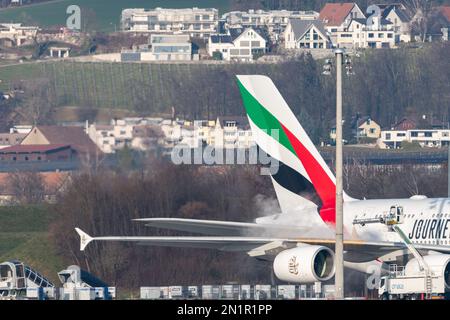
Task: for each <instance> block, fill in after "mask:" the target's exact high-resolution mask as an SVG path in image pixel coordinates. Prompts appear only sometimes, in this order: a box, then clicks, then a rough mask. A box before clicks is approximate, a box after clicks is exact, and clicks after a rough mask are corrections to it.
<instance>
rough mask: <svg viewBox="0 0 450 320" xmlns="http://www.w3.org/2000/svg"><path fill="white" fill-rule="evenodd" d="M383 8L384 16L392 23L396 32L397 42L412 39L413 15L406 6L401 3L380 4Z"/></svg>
mask: <svg viewBox="0 0 450 320" xmlns="http://www.w3.org/2000/svg"><path fill="white" fill-rule="evenodd" d="M378 6H379V7H380V8H381V9H382V17H383V19H386V20H387V21H389V22H390V23H392V26H393V29H394V32H395V42H396V43H400V42H410V41H411V20H412V19H411V16H410V15H409V14H408V12H407V10H406V8H405V6H404V5H403V4H400V3H395V4H389V5H384V6H383V5H378Z"/></svg>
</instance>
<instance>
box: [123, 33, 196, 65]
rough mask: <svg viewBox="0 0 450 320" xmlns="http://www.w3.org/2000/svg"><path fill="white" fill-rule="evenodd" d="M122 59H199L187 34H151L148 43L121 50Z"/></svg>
mask: <svg viewBox="0 0 450 320" xmlns="http://www.w3.org/2000/svg"><path fill="white" fill-rule="evenodd" d="M120 57H121V61H128V62H129V61H190V60H198V54H195V55H194V54H193V53H192V43H191V40H190V37H189V35H187V34H151V35H150V38H149V43H148V45H144V46H139V47H138V48H136V49H131V50H129V49H126V50H122V52H121V55H120Z"/></svg>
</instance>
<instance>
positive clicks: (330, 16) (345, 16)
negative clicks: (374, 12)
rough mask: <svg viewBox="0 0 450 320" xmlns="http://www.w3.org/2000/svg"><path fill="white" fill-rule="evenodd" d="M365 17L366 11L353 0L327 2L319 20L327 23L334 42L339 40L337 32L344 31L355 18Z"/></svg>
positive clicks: (326, 26)
mask: <svg viewBox="0 0 450 320" xmlns="http://www.w3.org/2000/svg"><path fill="white" fill-rule="evenodd" d="M365 18H366V16H365V14H364V12H363V11H362V10H361V8H360V7H359V6H358V5H357V4H356V3H353V2H347V3H327V4H325V6H324V7H323V8H322V10H321V11H320V14H319V20H321V21H322V22H323V23H324V24H325V29H326V30H327V31H328V32H329V34H330V37H331V41H332V42H333V44H336V42H337V41H336V40H337V39H336V37H337V32H339V31H344V30H345V29H346V28H347V27H348V26H349V25H350V22H351V21H352V20H353V19H365Z"/></svg>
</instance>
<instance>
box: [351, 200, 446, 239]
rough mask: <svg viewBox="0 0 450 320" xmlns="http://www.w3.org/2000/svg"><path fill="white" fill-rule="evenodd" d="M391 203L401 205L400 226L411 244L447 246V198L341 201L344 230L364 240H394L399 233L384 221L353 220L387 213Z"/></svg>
mask: <svg viewBox="0 0 450 320" xmlns="http://www.w3.org/2000/svg"><path fill="white" fill-rule="evenodd" d="M391 206H402V207H403V211H404V221H403V223H402V224H400V225H399V227H400V229H401V230H402V231H403V232H404V233H405V234H406V235H407V236H408V238H409V239H410V240H411V242H412V243H415V244H425V245H444V246H445V245H450V199H449V198H425V197H418V198H415V199H414V198H410V199H377V200H356V201H349V202H346V203H344V225H345V229H346V231H347V232H351V233H352V234H353V236H357V237H358V238H360V239H363V240H377V241H395V240H397V239H398V238H397V237H398V236H397V235H396V234H395V233H393V232H389V230H388V227H387V226H386V225H384V224H381V223H380V224H367V225H364V226H361V225H353V221H354V219H355V218H356V219H371V218H372V219H374V218H379V217H380V216H382V215H385V214H387V213H388V211H389V209H390V207H391Z"/></svg>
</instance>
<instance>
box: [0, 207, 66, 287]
mask: <svg viewBox="0 0 450 320" xmlns="http://www.w3.org/2000/svg"><path fill="white" fill-rule="evenodd" d="M52 219H53V213H52V211H51V210H50V209H49V208H47V207H45V206H28V207H24V206H13V207H0V262H3V261H7V260H13V259H17V260H20V261H22V262H24V263H25V264H28V265H30V266H31V267H32V268H34V269H36V270H37V271H38V272H40V273H42V274H43V275H44V276H46V277H48V278H49V279H50V280H51V281H53V283H55V284H58V283H59V280H58V276H57V272H58V271H61V270H62V269H63V268H64V267H66V266H64V265H63V263H62V261H61V258H60V257H59V256H58V255H57V252H56V248H55V247H54V245H53V243H51V242H50V241H49V239H48V224H49V223H50V221H51V220H52Z"/></svg>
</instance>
